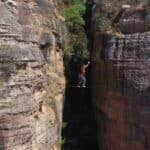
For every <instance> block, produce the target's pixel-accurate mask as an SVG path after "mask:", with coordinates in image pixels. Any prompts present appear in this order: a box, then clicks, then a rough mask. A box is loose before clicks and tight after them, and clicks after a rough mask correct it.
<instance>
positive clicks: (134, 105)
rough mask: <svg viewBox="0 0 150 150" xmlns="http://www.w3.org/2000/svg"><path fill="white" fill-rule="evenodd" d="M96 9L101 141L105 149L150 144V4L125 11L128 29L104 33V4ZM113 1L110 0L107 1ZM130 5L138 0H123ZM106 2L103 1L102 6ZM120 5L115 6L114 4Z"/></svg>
mask: <svg viewBox="0 0 150 150" xmlns="http://www.w3.org/2000/svg"><path fill="white" fill-rule="evenodd" d="M99 2H100V0H99V1H94V5H93V9H92V11H93V12H92V13H93V14H92V15H93V18H92V21H93V22H92V34H93V35H92V36H93V48H92V60H93V64H92V80H93V100H94V103H95V105H96V114H97V123H98V128H99V133H98V135H99V139H98V141H99V145H100V147H101V149H103V150H127V149H129V150H148V149H150V117H149V115H150V101H149V100H150V64H149V60H150V26H149V25H150V24H149V23H150V22H149V21H150V20H149V19H150V18H149V7H148V8H147V9H146V10H145V14H144V15H143V13H142V12H136V13H132V14H130V15H128V16H127V15H125V13H124V14H123V15H122V17H121V19H120V21H119V25H120V27H121V30H122V32H123V33H124V34H122V35H119V36H118V35H113V34H109V35H108V34H104V33H102V32H101V31H100V30H98V27H97V26H96V25H95V22H96V20H95V19H94V17H95V16H99V15H100V13H101V8H100V7H101V6H103V4H104V3H99ZM101 2H106V1H105V0H104V1H101ZM107 2H108V1H107ZM121 2H123V3H125V4H131V9H132V7H133V5H134V4H135V2H133V1H130V3H129V2H125V1H119V2H118V3H117V5H118V4H119V3H121ZM100 5H101V6H100ZM115 6H116V5H115ZM128 11H130V10H128Z"/></svg>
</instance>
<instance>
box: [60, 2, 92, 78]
mask: <svg viewBox="0 0 150 150" xmlns="http://www.w3.org/2000/svg"><path fill="white" fill-rule="evenodd" d="M63 1H64V4H65V7H64V10H63V12H62V14H63V16H64V17H65V19H66V25H67V29H68V44H67V46H66V48H65V56H64V61H65V68H66V75H67V77H68V79H69V80H70V81H71V80H74V79H75V78H76V73H77V68H78V67H77V66H78V65H79V64H81V63H82V62H83V61H85V60H88V59H89V51H88V48H87V45H88V40H87V37H86V33H85V29H84V27H85V20H84V14H85V10H86V7H85V4H86V2H85V1H84V0H63Z"/></svg>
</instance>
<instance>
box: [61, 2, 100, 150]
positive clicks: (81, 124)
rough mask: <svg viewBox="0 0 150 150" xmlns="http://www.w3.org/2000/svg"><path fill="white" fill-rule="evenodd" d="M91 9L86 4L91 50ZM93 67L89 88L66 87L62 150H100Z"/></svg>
mask: <svg viewBox="0 0 150 150" xmlns="http://www.w3.org/2000/svg"><path fill="white" fill-rule="evenodd" d="M91 8H92V3H90V2H89V1H88V2H87V3H86V11H85V14H84V16H83V18H84V21H85V26H84V32H85V34H86V36H87V39H88V42H87V47H88V49H89V51H90V49H91V43H92V42H91V40H92V39H91V33H90V22H91ZM90 70H91V67H89V69H88V74H87V87H86V88H78V87H76V86H72V85H66V96H65V103H64V111H63V129H62V139H63V141H62V142H63V146H62V150H91V149H93V150H98V144H97V126H96V119H95V111H94V107H93V102H92V93H91V71H90Z"/></svg>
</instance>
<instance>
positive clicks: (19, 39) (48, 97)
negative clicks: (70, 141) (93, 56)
mask: <svg viewBox="0 0 150 150" xmlns="http://www.w3.org/2000/svg"><path fill="white" fill-rule="evenodd" d="M57 2H59V1H56V0H55V1H48V0H29V1H25V0H24V1H20V0H5V1H4V0H3V1H2V0H1V1H0V84H1V85H0V149H3V150H32V149H33V150H50V149H51V150H54V149H55V150H57V149H59V136H60V127H61V118H62V116H61V115H62V114H61V112H62V102H63V96H64V86H65V78H64V72H63V71H64V67H63V58H62V49H63V45H64V38H63V37H64V30H65V27H64V22H63V21H64V19H63V17H62V16H61V15H60V13H59V3H60V2H59V3H57Z"/></svg>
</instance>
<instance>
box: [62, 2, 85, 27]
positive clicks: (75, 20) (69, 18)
mask: <svg viewBox="0 0 150 150" xmlns="http://www.w3.org/2000/svg"><path fill="white" fill-rule="evenodd" d="M64 3H65V4H66V5H65V9H64V11H63V16H64V17H65V18H66V22H67V25H68V26H69V28H70V29H71V28H75V27H80V26H82V25H84V24H85V23H84V19H83V17H82V16H83V14H84V12H85V4H84V2H83V1H82V0H64Z"/></svg>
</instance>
